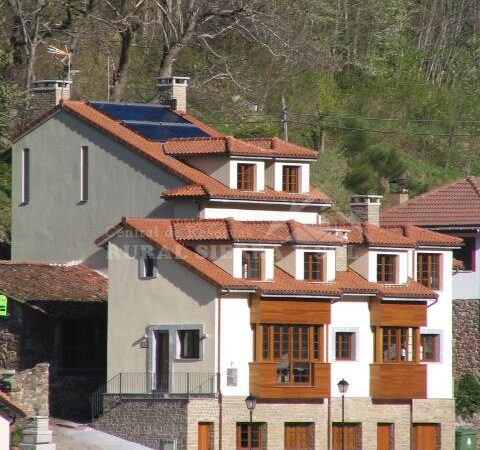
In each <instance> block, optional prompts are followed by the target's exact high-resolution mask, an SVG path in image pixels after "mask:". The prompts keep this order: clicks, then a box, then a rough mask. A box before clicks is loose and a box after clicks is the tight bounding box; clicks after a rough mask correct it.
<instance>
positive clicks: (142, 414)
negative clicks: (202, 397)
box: [94, 395, 187, 450]
mask: <svg viewBox="0 0 480 450" xmlns="http://www.w3.org/2000/svg"><path fill="white" fill-rule="evenodd" d="M94 426H95V428H97V429H99V430H102V431H105V432H107V433H111V434H113V435H115V436H119V437H121V438H123V439H127V440H129V441H132V442H137V443H139V444H143V445H146V446H149V447H151V448H155V449H160V448H161V447H160V442H161V440H162V438H165V439H172V438H173V439H176V441H177V450H184V449H185V448H186V445H187V400H170V399H162V400H158V399H155V400H150V399H125V398H124V397H123V398H122V399H119V398H118V397H117V396H115V395H106V396H105V397H104V412H103V414H102V416H101V417H100V418H99V419H98V420H97V421H96V422H95V424H94Z"/></svg>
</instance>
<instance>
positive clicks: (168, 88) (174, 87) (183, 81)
mask: <svg viewBox="0 0 480 450" xmlns="http://www.w3.org/2000/svg"><path fill="white" fill-rule="evenodd" d="M189 79H190V77H157V90H158V94H157V95H158V99H159V100H160V103H162V104H164V105H169V106H170V107H171V108H172V109H178V110H180V111H186V110H187V86H188V80H189Z"/></svg>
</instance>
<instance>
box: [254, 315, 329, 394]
mask: <svg viewBox="0 0 480 450" xmlns="http://www.w3.org/2000/svg"><path fill="white" fill-rule="evenodd" d="M303 328H305V329H306V333H304V332H302V333H295V331H296V330H301V329H303ZM324 333H325V328H324V325H323V324H318V325H298V324H259V325H257V326H256V330H255V339H256V347H257V351H256V355H255V361H264V362H276V363H287V364H288V369H286V368H285V369H284V370H288V374H287V376H286V379H287V380H288V381H279V383H280V384H294V385H301V384H309V383H310V382H311V377H312V364H313V363H314V362H317V363H318V362H325V361H324V359H325V351H324V339H325V338H324ZM296 337H297V338H298V339H296ZM305 345H306V353H305ZM282 355H283V356H282ZM303 363H306V364H308V365H309V373H308V380H303V381H295V380H296V379H297V378H298V375H296V372H295V371H296V370H298V369H299V368H298V365H300V364H303ZM296 365H297V366H296ZM279 379H280V378H279Z"/></svg>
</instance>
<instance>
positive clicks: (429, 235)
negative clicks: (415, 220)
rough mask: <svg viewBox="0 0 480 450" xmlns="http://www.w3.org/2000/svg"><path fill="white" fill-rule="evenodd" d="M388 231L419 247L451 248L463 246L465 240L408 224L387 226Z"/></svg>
mask: <svg viewBox="0 0 480 450" xmlns="http://www.w3.org/2000/svg"><path fill="white" fill-rule="evenodd" d="M385 229H386V230H388V231H391V232H394V233H398V234H400V235H402V236H405V237H407V238H409V239H412V240H414V241H415V242H416V243H417V245H420V246H422V245H425V246H451V247H457V246H461V245H463V239H461V238H459V237H455V236H450V235H448V234H443V233H437V232H435V231H431V230H426V229H425V228H420V227H416V226H415V225H411V224H406V225H398V226H394V225H391V226H386V227H385Z"/></svg>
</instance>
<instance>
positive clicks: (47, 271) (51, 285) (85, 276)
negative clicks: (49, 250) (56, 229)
mask: <svg viewBox="0 0 480 450" xmlns="http://www.w3.org/2000/svg"><path fill="white" fill-rule="evenodd" d="M107 285H108V281H107V279H106V277H105V276H104V275H102V274H100V273H99V272H97V271H95V270H92V269H90V268H89V267H87V266H85V265H83V264H78V263H65V262H52V261H51V262H47V261H44V262H42V261H0V291H1V292H4V293H5V294H6V295H8V296H11V297H13V298H16V299H18V300H23V301H26V302H34V301H43V302H47V301H48V302H55V301H58V302H66V301H70V302H84V303H85V302H88V303H92V302H105V301H106V300H107Z"/></svg>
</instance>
